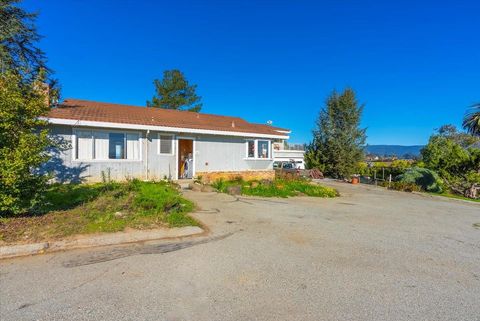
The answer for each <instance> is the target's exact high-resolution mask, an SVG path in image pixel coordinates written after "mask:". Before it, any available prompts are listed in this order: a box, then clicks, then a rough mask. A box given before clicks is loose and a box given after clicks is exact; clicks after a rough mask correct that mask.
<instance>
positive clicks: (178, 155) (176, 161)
mask: <svg viewBox="0 0 480 321" xmlns="http://www.w3.org/2000/svg"><path fill="white" fill-rule="evenodd" d="M182 139H183V140H191V141H192V157H193V166H192V178H193V177H195V151H196V147H195V142H196V138H195V137H192V136H177V137H176V140H177V143H176V144H175V147H176V152H175V154H177V156H176V157H175V164H176V165H175V180H177V181H178V180H179V177H178V171H179V166H178V164H179V161H180V159H179V158H180V154H179V152H178V151H179V150H178V148H179V145H180V142H179V140H182Z"/></svg>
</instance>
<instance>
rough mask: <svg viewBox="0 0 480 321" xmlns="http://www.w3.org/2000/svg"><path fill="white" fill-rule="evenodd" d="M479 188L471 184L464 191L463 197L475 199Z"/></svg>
mask: <svg viewBox="0 0 480 321" xmlns="http://www.w3.org/2000/svg"><path fill="white" fill-rule="evenodd" d="M479 189H480V187H479V186H478V185H477V184H472V186H470V188H468V189H467V190H466V191H465V197H468V198H472V199H477V198H478V190H479Z"/></svg>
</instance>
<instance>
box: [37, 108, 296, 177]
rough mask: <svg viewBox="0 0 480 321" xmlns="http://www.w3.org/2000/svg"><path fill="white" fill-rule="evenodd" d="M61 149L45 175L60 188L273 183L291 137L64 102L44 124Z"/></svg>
mask: <svg viewBox="0 0 480 321" xmlns="http://www.w3.org/2000/svg"><path fill="white" fill-rule="evenodd" d="M45 119H46V120H47V121H48V122H49V126H50V129H51V130H50V132H51V134H52V135H55V136H56V137H57V138H58V139H60V140H62V141H64V142H65V145H66V146H67V148H64V149H62V150H55V151H52V153H53V157H52V159H51V160H50V161H49V162H48V163H47V164H46V165H45V167H44V169H45V170H47V171H50V172H54V173H55V176H56V177H57V179H58V180H59V181H100V180H101V179H102V176H110V177H111V179H114V180H123V179H126V178H139V179H145V180H154V179H164V178H168V179H173V180H177V179H181V178H192V177H200V176H201V177H202V178H203V179H205V180H207V181H209V180H210V181H211V180H215V179H217V178H219V177H226V176H228V177H231V176H243V177H247V178H271V177H272V176H273V175H274V171H273V159H274V157H273V155H272V154H273V153H274V151H273V148H272V146H273V143H274V142H282V141H283V140H286V139H288V138H289V136H288V135H289V134H290V130H288V129H284V128H278V127H273V126H269V125H263V124H254V123H249V122H247V121H245V120H244V119H242V118H238V117H228V116H220V115H211V114H203V113H197V112H189V111H178V110H168V109H160V108H152V107H138V106H127V105H119V104H110V103H100V102H94V101H87V100H78V99H66V100H65V101H64V102H63V103H61V104H59V105H58V106H57V107H55V108H52V109H51V111H50V112H49V114H48V116H47V117H46V118H45Z"/></svg>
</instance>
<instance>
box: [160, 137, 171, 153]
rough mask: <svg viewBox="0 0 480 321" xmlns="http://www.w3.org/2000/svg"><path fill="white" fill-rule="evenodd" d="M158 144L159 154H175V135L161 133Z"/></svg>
mask: <svg viewBox="0 0 480 321" xmlns="http://www.w3.org/2000/svg"><path fill="white" fill-rule="evenodd" d="M158 144H159V146H158V152H159V154H168V155H171V154H173V136H171V135H159V140H158Z"/></svg>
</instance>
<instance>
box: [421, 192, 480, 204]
mask: <svg viewBox="0 0 480 321" xmlns="http://www.w3.org/2000/svg"><path fill="white" fill-rule="evenodd" d="M429 194H431V195H437V196H443V197H448V198H456V199H459V200H465V201H470V202H480V199H473V198H468V197H465V196H462V195H457V194H452V193H447V192H443V193H440V194H439V193H429Z"/></svg>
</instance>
